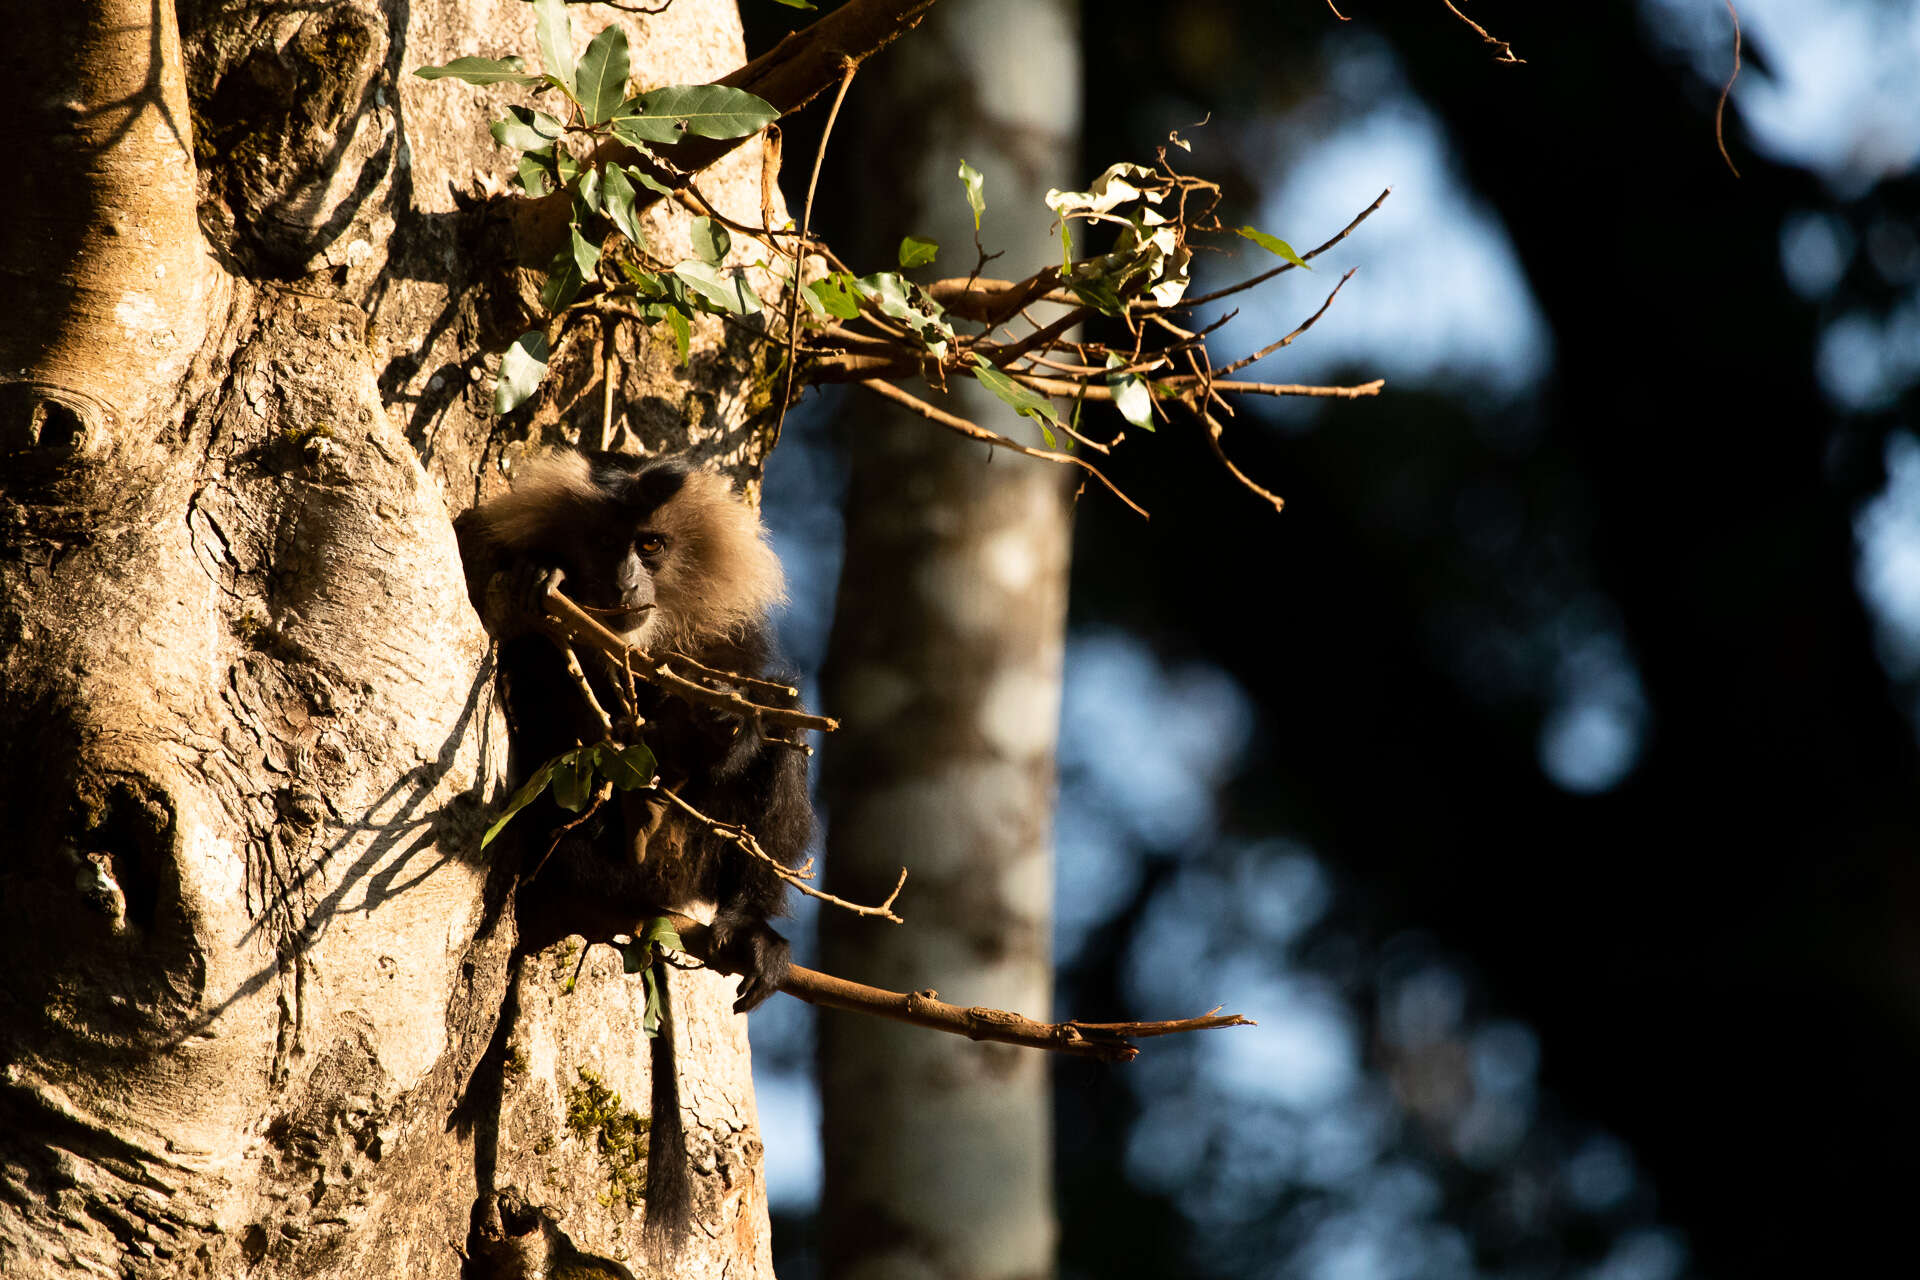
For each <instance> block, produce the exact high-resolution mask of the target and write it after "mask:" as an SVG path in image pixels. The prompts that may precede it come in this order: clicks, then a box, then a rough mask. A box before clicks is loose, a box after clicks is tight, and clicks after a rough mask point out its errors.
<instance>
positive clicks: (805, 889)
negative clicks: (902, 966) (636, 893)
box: [656, 787, 907, 924]
mask: <svg viewBox="0 0 1920 1280" xmlns="http://www.w3.org/2000/svg"><path fill="white" fill-rule="evenodd" d="M656 791H657V792H658V794H659V795H661V796H663V797H665V798H666V799H667V800H669V801H671V802H672V803H673V804H674V805H675V806H676V807H677V808H679V809H680V811H681V812H682V813H685V814H686V815H687V816H688V817H690V818H692V819H693V820H694V821H695V822H698V823H699V824H700V825H701V826H703V827H705V828H706V829H707V830H708V831H711V832H712V833H713V834H714V835H716V836H719V837H720V838H721V839H722V840H727V841H730V842H731V843H732V844H733V845H735V846H736V847H737V848H738V849H739V850H740V851H741V852H742V853H744V854H746V855H747V856H748V857H750V858H753V859H755V860H757V861H760V862H764V863H766V864H767V866H769V867H771V868H773V873H774V874H775V875H777V876H779V877H780V878H781V879H782V880H784V881H786V882H787V883H788V884H790V885H792V886H793V887H794V888H796V889H798V890H799V891H800V892H801V893H804V894H806V895H807V896H808V897H809V898H815V899H818V900H819V901H821V902H824V903H826V904H827V905H829V906H834V907H839V908H840V909H841V910H843V911H851V912H852V913H853V914H854V915H857V916H872V917H875V918H877V919H880V920H890V921H892V922H893V923H894V924H904V923H906V922H905V921H903V920H902V919H901V918H900V917H899V916H897V915H895V914H894V913H893V904H894V901H895V900H896V899H897V898H899V896H900V890H902V889H904V888H905V887H906V884H907V869H906V868H905V867H902V868H900V878H899V879H898V880H896V881H895V882H894V885H893V892H892V893H890V894H888V895H887V899H886V901H885V902H882V903H881V904H880V905H879V906H877V907H863V906H861V905H860V904H859V903H857V902H849V901H848V900H847V899H845V898H840V897H836V896H834V895H833V894H831V893H827V892H826V891H824V890H821V889H816V888H814V887H813V886H812V885H811V884H809V883H808V881H809V880H811V879H812V878H813V871H812V864H811V863H809V864H808V865H807V867H806V868H803V869H802V870H799V871H795V870H794V869H793V868H792V867H789V866H788V865H787V864H786V863H784V862H782V861H780V859H778V858H776V857H774V856H773V855H772V854H770V853H768V852H767V851H766V850H765V849H763V848H761V847H760V842H759V841H758V840H757V839H755V838H754V834H753V832H751V831H749V830H747V829H746V828H745V827H743V826H741V825H740V824H739V823H736V822H722V821H721V820H720V819H718V818H710V817H708V816H707V815H706V814H704V813H702V812H700V811H699V810H698V809H696V808H694V807H693V806H692V805H690V804H688V803H687V802H686V801H685V800H682V799H681V798H680V796H679V795H678V794H677V793H676V792H673V791H669V790H668V789H667V788H665V787H657V788H656Z"/></svg>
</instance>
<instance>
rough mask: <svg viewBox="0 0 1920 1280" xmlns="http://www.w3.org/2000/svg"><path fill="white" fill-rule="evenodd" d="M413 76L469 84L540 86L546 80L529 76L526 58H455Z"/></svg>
mask: <svg viewBox="0 0 1920 1280" xmlns="http://www.w3.org/2000/svg"><path fill="white" fill-rule="evenodd" d="M413 74H415V75H417V76H419V77H420V78H421V79H422V80H441V79H448V78H451V79H454V80H464V81H466V82H467V83H468V84H539V83H541V82H542V81H544V80H545V79H546V77H545V76H536V75H529V74H528V72H527V60H526V59H525V58H455V59H454V60H453V61H452V62H449V63H448V64H447V65H446V66H444V67H421V68H419V69H417V70H416V71H415V72H414V73H413Z"/></svg>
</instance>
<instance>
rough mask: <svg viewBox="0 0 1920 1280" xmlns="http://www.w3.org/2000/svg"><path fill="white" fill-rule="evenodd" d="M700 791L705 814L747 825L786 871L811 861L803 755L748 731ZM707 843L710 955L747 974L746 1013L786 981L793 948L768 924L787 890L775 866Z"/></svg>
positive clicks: (783, 907)
mask: <svg viewBox="0 0 1920 1280" xmlns="http://www.w3.org/2000/svg"><path fill="white" fill-rule="evenodd" d="M699 790H700V791H701V792H702V794H703V798H704V799H705V801H706V804H707V805H709V806H711V807H703V808H702V812H704V813H706V814H707V815H708V816H710V817H713V818H716V819H718V820H720V821H722V822H728V823H737V824H739V825H742V826H744V827H746V828H747V830H749V831H751V832H753V834H754V837H755V838H756V839H757V840H758V842H759V844H760V847H761V848H762V849H763V850H765V851H766V852H767V853H768V854H769V855H770V856H772V857H773V858H775V859H777V860H778V861H779V862H780V864H781V865H782V866H787V867H795V866H798V865H800V863H801V861H802V860H803V859H804V858H805V857H806V852H807V842H808V841H809V840H810V839H811V838H812V836H813V806H812V803H811V802H810V800H809V799H808V796H807V762H806V756H805V755H804V754H803V753H802V752H800V751H798V750H795V749H794V748H792V747H786V746H781V745H779V744H776V743H769V742H767V741H765V740H763V739H761V738H760V737H759V735H758V733H757V732H756V731H755V730H754V729H753V728H752V727H750V726H743V727H742V728H741V730H740V732H739V734H738V735H737V736H736V738H735V740H734V742H733V744H732V749H731V751H730V752H729V753H728V756H727V758H726V759H725V761H723V763H722V766H721V767H720V768H719V769H716V770H715V771H714V773H713V774H712V775H711V777H710V779H709V781H708V783H707V784H706V785H705V786H703V787H701V788H700V789H699ZM694 803H696V804H698V801H695V802H694ZM708 840H709V842H710V843H709V848H710V849H711V856H712V857H713V859H714V866H713V877H712V888H713V895H714V902H715V905H716V911H715V914H714V919H713V932H712V938H713V949H714V951H715V953H716V954H717V956H718V958H719V959H720V960H721V961H722V963H723V965H724V966H725V967H727V968H730V969H733V970H735V971H737V972H739V973H740V974H741V975H742V976H741V983H740V998H739V999H738V1000H737V1001H735V1003H734V1008H735V1009H737V1010H739V1011H741V1012H743V1013H744V1012H746V1011H748V1010H751V1009H753V1008H755V1007H757V1006H758V1005H759V1004H760V1003H761V1002H762V1001H764V1000H765V999H766V998H767V997H768V996H771V995H772V994H773V993H774V992H775V991H778V990H779V989H780V984H781V983H782V982H784V981H785V980H786V976H787V968H788V965H789V963H790V961H791V948H790V947H789V946H788V944H787V940H786V939H785V938H783V937H781V936H780V935H779V934H778V933H776V932H775V931H774V930H773V929H772V927H770V926H769V925H768V924H767V919H768V917H770V916H776V915H785V914H786V911H787V885H786V882H785V881H784V880H782V879H781V878H780V876H779V874H778V873H777V872H776V871H775V870H774V868H773V867H771V866H768V865H767V864H766V863H765V862H762V861H761V860H760V859H758V858H755V857H753V856H752V855H751V854H749V853H747V852H746V851H745V850H743V849H741V848H739V847H738V846H737V845H734V844H732V843H730V842H726V841H722V840H719V839H717V838H715V837H712V836H709V837H708Z"/></svg>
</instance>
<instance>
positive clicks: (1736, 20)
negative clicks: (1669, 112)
mask: <svg viewBox="0 0 1920 1280" xmlns="http://www.w3.org/2000/svg"><path fill="white" fill-rule="evenodd" d="M1726 5H1727V12H1728V13H1729V14H1731V15H1732V16H1733V74H1732V75H1730V76H1728V77H1727V83H1726V87H1725V88H1723V89H1721V90H1720V101H1719V102H1717V103H1715V104H1714V107H1713V140H1714V141H1715V142H1717V143H1719V144H1720V158H1721V159H1722V160H1725V161H1726V162H1727V168H1729V169H1733V176H1734V177H1736V178H1737V177H1739V176H1740V170H1739V169H1737V168H1734V164H1733V157H1732V156H1730V155H1728V154H1727V136H1726V133H1725V131H1724V130H1723V129H1722V127H1721V126H1722V124H1723V123H1724V122H1725V120H1726V116H1727V95H1728V94H1730V93H1732V92H1733V82H1734V81H1735V80H1738V79H1739V78H1740V12H1739V10H1737V9H1735V8H1734V7H1733V0H1726Z"/></svg>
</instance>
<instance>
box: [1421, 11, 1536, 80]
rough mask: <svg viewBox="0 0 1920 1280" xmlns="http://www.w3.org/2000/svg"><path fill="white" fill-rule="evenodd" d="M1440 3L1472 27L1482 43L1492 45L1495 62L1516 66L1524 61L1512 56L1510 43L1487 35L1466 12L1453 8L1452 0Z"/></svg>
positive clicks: (1485, 30) (1483, 28) (1484, 29)
mask: <svg viewBox="0 0 1920 1280" xmlns="http://www.w3.org/2000/svg"><path fill="white" fill-rule="evenodd" d="M1440 3H1441V4H1444V5H1445V6H1447V8H1448V9H1449V10H1451V11H1452V12H1453V16H1454V17H1456V18H1458V19H1460V21H1462V22H1464V23H1466V24H1467V25H1468V26H1470V27H1472V28H1473V29H1474V31H1475V32H1476V33H1477V34H1478V35H1479V37H1480V40H1481V42H1482V43H1484V44H1490V45H1492V46H1493V47H1494V55H1493V60H1494V61H1495V62H1508V63H1512V64H1514V65H1515V66H1518V65H1520V64H1522V63H1524V62H1525V61H1526V59H1525V58H1516V57H1514V56H1513V46H1512V45H1510V44H1508V43H1507V42H1506V41H1505V40H1502V39H1500V38H1499V37H1497V36H1492V35H1488V34H1487V29H1486V28H1485V27H1483V26H1481V25H1480V24H1479V23H1477V22H1475V21H1474V20H1473V19H1472V18H1469V17H1468V16H1467V15H1466V14H1464V13H1462V12H1460V10H1459V9H1457V8H1455V7H1454V3H1453V0H1440Z"/></svg>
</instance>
